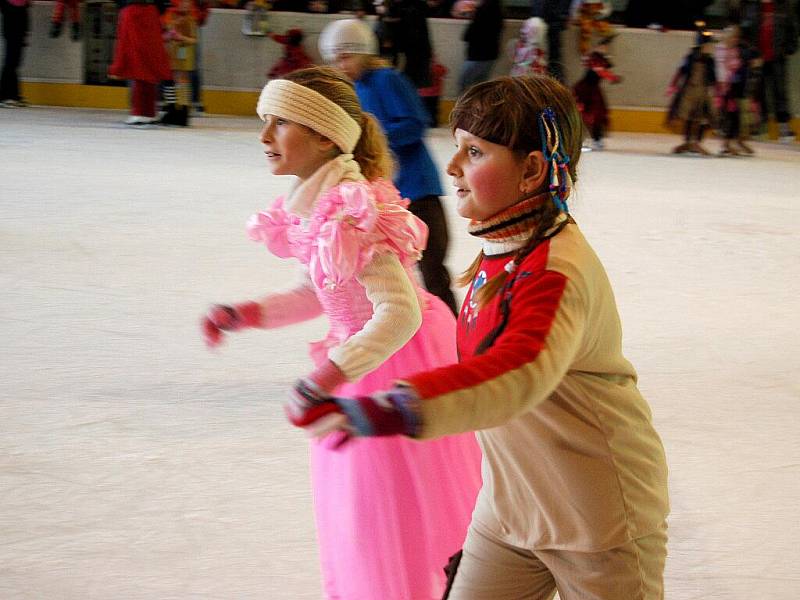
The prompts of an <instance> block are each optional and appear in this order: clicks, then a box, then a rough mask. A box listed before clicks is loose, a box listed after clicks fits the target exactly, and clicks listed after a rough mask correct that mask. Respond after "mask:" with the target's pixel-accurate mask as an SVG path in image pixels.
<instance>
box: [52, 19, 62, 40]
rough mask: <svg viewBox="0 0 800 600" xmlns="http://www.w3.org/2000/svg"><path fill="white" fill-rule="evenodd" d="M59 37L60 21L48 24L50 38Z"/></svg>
mask: <svg viewBox="0 0 800 600" xmlns="http://www.w3.org/2000/svg"><path fill="white" fill-rule="evenodd" d="M60 35H61V21H53V22H52V23H51V24H50V37H51V38H57V37H58V36H60Z"/></svg>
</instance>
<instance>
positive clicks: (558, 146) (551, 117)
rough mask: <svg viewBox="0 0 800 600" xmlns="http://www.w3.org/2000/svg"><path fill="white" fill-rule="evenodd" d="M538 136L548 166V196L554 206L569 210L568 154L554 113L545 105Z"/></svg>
mask: <svg viewBox="0 0 800 600" xmlns="http://www.w3.org/2000/svg"><path fill="white" fill-rule="evenodd" d="M539 136H540V137H541V138H542V154H544V159H545V160H546V161H547V163H548V164H549V165H550V166H549V173H548V174H549V178H550V187H549V190H550V196H551V197H552V198H553V203H554V204H555V205H556V207H557V208H558V209H559V210H561V211H563V212H565V213H568V212H569V208H568V207H567V198H569V195H570V193H571V192H572V177H571V176H570V174H569V155H568V154H567V153H566V152H565V151H564V149H563V144H562V135H561V128H560V127H559V126H558V121H557V120H556V113H555V111H554V110H553V109H552V108H551V107H549V106H548V107H546V108H545V109H544V110H543V111H542V112H541V113H540V115H539Z"/></svg>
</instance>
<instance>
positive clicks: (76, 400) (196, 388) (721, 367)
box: [0, 108, 800, 600]
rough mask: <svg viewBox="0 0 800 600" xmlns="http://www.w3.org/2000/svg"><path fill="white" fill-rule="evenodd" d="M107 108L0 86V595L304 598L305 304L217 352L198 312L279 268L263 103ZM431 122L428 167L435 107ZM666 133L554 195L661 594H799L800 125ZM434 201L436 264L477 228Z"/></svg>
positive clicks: (722, 599) (253, 291)
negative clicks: (700, 151)
mask: <svg viewBox="0 0 800 600" xmlns="http://www.w3.org/2000/svg"><path fill="white" fill-rule="evenodd" d="M123 118H124V115H123V114H122V113H119V112H112V111H86V110H68V109H51V108H48V109H45V108H32V109H28V110H13V111H12V110H4V111H0V173H1V176H0V208H1V210H0V306H2V315H1V316H0V323H2V329H1V330H0V331H2V344H3V351H2V360H1V361H0V599H2V600H12V599H23V598H24V599H35V600H40V599H41V600H61V599H63V600H101V599H102V600H105V599H115V600H139V599H141V600H167V599H175V600H182V599H268V600H311V599H318V598H320V597H321V593H320V577H319V572H318V566H317V553H316V549H315V541H314V528H313V522H312V516H311V502H310V494H309V480H308V468H307V443H306V441H305V439H304V437H303V435H302V433H300V432H298V431H296V430H293V429H292V428H290V427H289V426H288V425H287V424H286V423H285V421H284V418H283V411H282V409H281V402H282V400H283V398H284V396H285V393H286V389H287V388H288V387H289V385H290V384H291V382H292V381H293V380H294V379H295V378H296V377H298V376H300V375H302V374H304V373H305V372H306V371H307V370H308V368H309V365H310V362H309V359H308V358H307V355H306V342H307V341H309V340H312V339H318V338H319V337H321V336H322V334H323V331H324V328H325V322H324V319H319V320H316V321H314V322H311V323H308V324H305V325H301V326H296V327H293V328H291V329H286V330H281V331H249V332H244V333H240V334H235V335H234V336H233V339H229V342H228V343H227V344H226V345H225V346H224V347H223V348H221V349H220V350H219V351H217V352H209V351H208V350H207V349H206V348H205V347H204V346H203V343H202V340H201V337H200V333H199V330H198V320H199V317H200V315H201V313H202V312H203V311H204V310H205V309H206V307H207V306H208V305H209V304H210V303H211V302H231V301H241V300H244V299H249V298H254V297H257V296H259V295H260V294H262V293H265V292H268V291H270V290H275V289H279V288H282V287H286V286H288V285H289V284H290V282H291V278H292V277H293V273H294V265H293V264H291V263H288V262H281V261H279V260H278V259H275V258H273V257H271V256H270V255H269V254H268V253H267V251H266V250H265V249H264V248H263V247H259V246H258V245H256V244H254V243H253V242H250V241H249V240H248V239H247V237H246V235H245V233H244V223H245V221H246V219H247V218H248V216H249V215H250V214H251V213H253V212H255V211H256V210H258V209H260V208H263V207H265V206H266V205H267V204H268V203H269V202H270V201H271V200H272V199H273V198H274V197H275V195H276V194H278V193H280V192H283V191H284V190H286V189H287V187H288V185H289V181H288V180H287V179H285V178H275V177H272V176H271V175H270V174H269V173H268V172H267V170H266V167H265V165H264V158H263V154H262V153H261V148H260V144H259V142H258V139H257V133H258V127H259V122H258V120H257V119H256V118H253V119H233V118H203V119H197V120H195V121H194V122H193V127H192V128H190V129H185V130H177V129H164V128H153V129H149V130H135V129H129V128H125V127H124V126H122V125H121V124H120V122H121V120H122V119H123ZM430 141H431V147H432V149H433V151H434V153H435V156H436V159H437V162H438V163H439V164H440V165H442V166H443V165H444V164H445V162H446V159H447V157H448V156H449V153H450V150H451V148H452V145H451V141H450V138H449V136H448V134H447V132H446V131H444V130H435V131H433V132H431V139H430ZM677 141H678V139H677V137H669V136H654V135H630V134H629V135H623V134H618V135H613V136H612V137H611V139H609V140H608V148H609V149H608V150H607V151H605V152H594V153H588V154H585V155H584V156H583V158H582V159H581V166H580V181H579V187H578V190H579V191H578V193H577V196H576V197H575V198H574V199H573V201H572V210H573V214H574V216H575V218H576V220H577V221H578V223H579V224H580V225H581V227H582V229H583V231H584V233H585V234H586V236H587V237H588V238H589V240H590V241H591V243H592V244H593V245H594V247H595V249H596V250H597V252H598V254H599V255H600V257H601V258H602V259H603V261H604V263H605V265H606V268H607V269H608V272H609V275H610V278H611V280H612V282H613V284H614V286H615V292H616V296H617V300H618V303H619V308H620V312H621V315H622V320H623V325H624V332H625V349H626V354H627V356H628V358H630V359H631V360H632V362H633V363H634V365H635V366H636V367H637V369H638V372H639V376H640V385H641V388H642V390H643V392H644V394H645V396H646V397H647V398H648V399H649V401H650V403H651V405H652V409H653V414H654V420H655V424H656V427H657V429H658V430H659V432H660V433H661V435H662V437H663V440H664V443H665V446H666V450H667V457H668V460H669V465H670V486H671V500H672V514H671V516H670V519H669V524H670V545H669V552H670V555H669V559H668V563H667V573H666V598H667V600H694V599H698V600H699V599H703V600H796V599H797V598H800V566H798V565H800V508H798V507H800V419H798V415H800V316H799V315H798V313H800V152H798V151H797V147H796V146H795V147H792V148H788V147H781V146H777V145H767V144H756V149H757V152H758V154H757V155H756V156H755V157H753V158H733V159H731V158H726V159H721V158H696V157H687V156H671V155H670V154H669V149H670V148H671V147H672V146H673V145H674V144H676V143H677ZM718 145H719V144H718V142H716V141H708V142H707V146H708V147H709V149H714V150H716V149H717V148H718ZM442 170H443V169H442ZM442 180H443V183H444V184H445V185H446V190H447V192H448V193H449V192H450V191H451V189H452V188H450V186H449V180H448V178H447V177H446V176H444V175H443V177H442ZM447 200H448V211H449V215H450V216H451V220H450V230H451V235H452V240H453V244H452V251H451V254H450V257H449V262H450V264H451V265H452V267H453V270H454V271H455V270H460V269H462V268H463V267H465V266H466V265H467V264H468V263H469V262H470V261H471V260H472V258H473V256H474V254H475V253H476V251H477V247H478V246H477V243H476V241H475V240H473V239H469V238H468V236H467V235H466V233H465V222H464V221H463V220H462V219H460V218H459V217H458V216H457V215H456V214H455V212H454V210H453V202H452V198H448V199H447ZM410 526H413V525H410ZM375 600H401V599H375ZM403 600H404V599H403ZM618 600H626V599H618Z"/></svg>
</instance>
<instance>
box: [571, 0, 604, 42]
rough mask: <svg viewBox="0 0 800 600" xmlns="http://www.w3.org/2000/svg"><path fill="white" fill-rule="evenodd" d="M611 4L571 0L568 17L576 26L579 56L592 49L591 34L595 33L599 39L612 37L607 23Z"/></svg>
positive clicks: (594, 0)
mask: <svg viewBox="0 0 800 600" xmlns="http://www.w3.org/2000/svg"><path fill="white" fill-rule="evenodd" d="M611 11H612V7H611V2H609V1H608V0H602V2H597V1H596V0H573V2H572V6H571V7H570V17H571V19H572V21H573V22H574V23H576V24H577V25H578V31H579V37H578V50H579V51H580V53H581V56H583V55H585V54H586V53H587V52H589V49H590V48H591V47H592V34H594V33H596V34H598V35H599V36H600V37H601V38H608V37H612V36H613V35H614V31H613V29H612V28H611V25H610V24H609V22H608V17H609V16H610V15H611Z"/></svg>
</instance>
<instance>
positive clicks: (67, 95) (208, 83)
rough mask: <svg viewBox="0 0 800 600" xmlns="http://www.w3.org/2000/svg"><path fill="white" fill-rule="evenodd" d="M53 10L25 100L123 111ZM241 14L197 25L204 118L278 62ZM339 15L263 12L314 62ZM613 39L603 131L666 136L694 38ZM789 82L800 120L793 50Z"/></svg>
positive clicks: (448, 56) (450, 52) (37, 24)
mask: <svg viewBox="0 0 800 600" xmlns="http://www.w3.org/2000/svg"><path fill="white" fill-rule="evenodd" d="M53 5H54V3H53V2H52V1H49V0H35V1H34V2H33V4H32V8H31V10H32V15H31V17H32V18H31V25H32V30H31V35H30V44H29V46H28V47H27V48H25V54H24V57H23V65H22V69H21V76H22V79H23V94H24V95H25V97H26V98H27V99H28V100H29V101H30V102H31V103H33V104H44V105H56V106H79V107H90V108H119V109H125V108H127V106H128V100H127V98H128V97H127V90H126V88H124V87H113V86H102V85H101V86H89V85H83V82H84V60H85V56H84V51H85V44H84V43H82V42H73V41H72V40H70V39H69V35H68V31H65V33H63V34H62V35H61V37H59V38H56V39H52V38H50V37H48V31H49V27H50V15H51V13H52V10H53ZM84 6H85V5H82V10H83V9H84V8H83V7H84ZM244 14H245V11H242V10H219V9H214V10H212V11H211V15H210V17H209V20H208V23H207V25H206V26H205V27H203V28H202V29H201V35H202V48H201V51H202V64H203V73H204V82H203V85H204V90H203V102H204V104H205V107H206V111H207V112H209V113H213V114H233V115H248V114H253V112H254V106H255V99H256V98H257V95H258V91H259V90H260V89H261V87H262V86H263V84H264V82H265V72H266V71H267V70H268V69H269V68H270V67H271V65H272V64H273V63H274V62H275V61H277V60H278V58H279V57H280V54H281V51H282V46H281V45H280V44H278V43H276V42H273V41H272V40H270V39H268V38H264V37H252V36H244V35H242V33H241V26H242V20H243V17H244ZM340 18H348V15H320V14H308V13H285V12H273V13H270V23H271V27H272V30H273V31H276V32H284V31H286V30H287V29H289V28H291V27H300V28H302V29H303V30H304V32H305V34H306V39H305V41H304V46H305V48H306V50H307V52H308V54H309V55H310V56H311V58H312V59H313V60H316V61H320V57H319V54H318V52H317V39H318V37H319V33H320V31H322V29H323V27H324V26H325V25H326V24H327V23H329V22H330V21H332V20H335V19H340ZM505 23H506V27H505V30H504V33H503V40H502V44H503V48H504V52H503V55H502V56H501V58H500V59H499V60H498V61H497V63H496V64H495V69H494V71H493V74H494V75H500V74H503V73H508V71H509V69H510V66H511V54H512V53H511V50H512V48H513V45H514V43H515V41H516V36H517V34H518V31H519V27H520V25H521V23H522V21H520V20H513V19H508V20H506V22H505ZM466 25H467V23H466V21H462V20H456V19H429V23H428V26H429V30H430V35H431V40H432V43H433V46H434V52H435V54H436V56H437V59H438V60H439V61H440V62H442V63H443V64H444V65H445V66H446V67H447V68H448V70H449V72H448V74H447V76H446V77H445V80H444V93H443V102H442V111H441V116H442V117H443V120H445V119H446V115H447V114H448V113H449V110H450V108H451V107H452V104H453V100H454V99H455V97H456V96H457V93H458V90H457V86H458V72H459V68H460V65H461V63H462V61H463V56H464V43H463V42H462V41H461V35H462V33H463V31H464V28H465V27H466ZM85 29H86V27H84V30H85ZM618 33H619V35H618V36H617V37H616V39H615V40H614V42H613V46H612V50H613V54H614V56H613V61H614V63H615V69H616V71H617V72H618V73H619V74H620V75H622V77H623V78H624V80H623V82H622V83H621V84H620V85H606V86H605V90H606V93H607V97H608V102H609V105H610V106H611V107H612V111H611V119H612V123H611V128H612V130H617V131H664V128H663V120H664V115H665V112H666V109H667V106H668V103H669V98H667V97H666V95H665V90H666V87H667V84H668V82H669V80H670V78H671V77H672V75H673V73H674V71H675V69H676V68H677V66H678V64H679V63H680V61H681V59H682V57H683V56H684V55H685V54H686V52H687V50H688V48H689V47H690V46H691V44H692V40H693V37H694V36H693V34H692V33H691V32H686V31H672V32H667V33H659V32H655V31H650V30H646V29H625V28H620V29H618ZM563 53H564V56H565V57H566V59H565V65H564V68H565V73H566V77H567V80H568V81H569V82H574V81H576V80H577V79H578V78H579V77H580V76H581V74H582V67H581V65H580V61H579V59H578V52H577V31H576V30H575V29H570V30H568V31H566V32H565V33H564V35H563ZM788 82H789V97H790V100H791V108H792V111H791V112H792V114H793V115H795V116H797V115H800V52H799V53H796V54H795V55H794V56H793V57H792V58H791V60H790V63H789V75H788ZM795 122H797V119H795Z"/></svg>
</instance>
